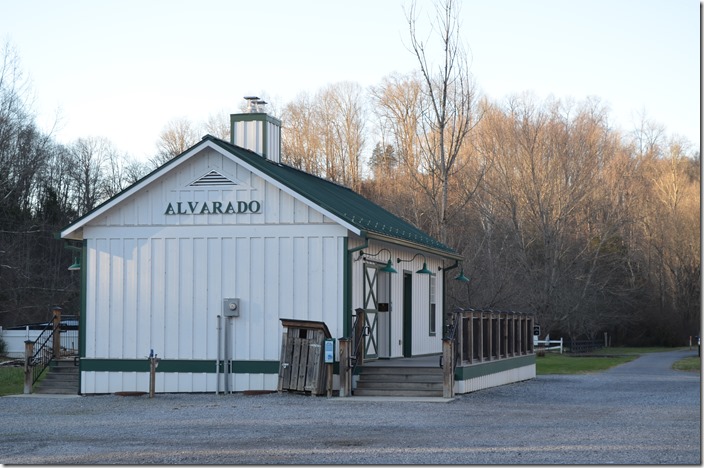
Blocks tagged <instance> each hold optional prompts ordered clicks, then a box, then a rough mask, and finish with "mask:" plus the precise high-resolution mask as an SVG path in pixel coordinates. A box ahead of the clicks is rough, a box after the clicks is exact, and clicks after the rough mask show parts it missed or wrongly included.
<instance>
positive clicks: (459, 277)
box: [453, 267, 469, 283]
mask: <svg viewBox="0 0 704 468" xmlns="http://www.w3.org/2000/svg"><path fill="white" fill-rule="evenodd" d="M453 279H454V280H455V281H460V282H462V283H469V278H467V277H466V276H464V267H462V269H461V270H460V274H459V275H457V276H455V277H454V278H453Z"/></svg>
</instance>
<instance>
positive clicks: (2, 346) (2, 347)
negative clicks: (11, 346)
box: [0, 336, 7, 356]
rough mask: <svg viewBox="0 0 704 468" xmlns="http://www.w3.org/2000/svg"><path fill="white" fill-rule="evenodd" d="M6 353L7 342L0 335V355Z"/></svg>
mask: <svg viewBox="0 0 704 468" xmlns="http://www.w3.org/2000/svg"><path fill="white" fill-rule="evenodd" d="M6 354H7V343H5V340H3V339H2V336H0V356H5V355H6Z"/></svg>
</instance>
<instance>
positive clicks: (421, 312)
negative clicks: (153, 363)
mask: <svg viewBox="0 0 704 468" xmlns="http://www.w3.org/2000/svg"><path fill="white" fill-rule="evenodd" d="M359 245H361V242H359V241H358V240H357V241H354V242H350V248H355V247H358V246H359ZM382 248H386V249H389V250H390V251H391V257H390V258H391V260H392V264H393V266H394V268H395V269H396V270H397V272H398V273H395V274H391V276H390V277H391V311H390V312H388V313H387V314H388V315H389V320H390V327H391V330H390V340H389V338H388V337H389V333H388V332H389V330H388V328H385V327H384V326H381V327H380V331H381V333H383V334H384V336H383V337H380V340H379V341H380V345H388V344H389V342H390V345H391V346H390V351H391V355H390V356H387V355H386V353H384V352H381V354H380V356H382V357H392V358H394V357H402V356H403V276H404V275H403V273H404V271H406V272H410V273H411V277H412V283H413V284H412V293H413V324H412V335H413V336H412V342H411V346H412V353H413V355H424V354H433V353H439V352H441V351H442V310H443V303H442V298H443V293H442V288H443V280H442V274H443V273H442V271H440V270H439V268H440V267H442V266H443V263H442V260H441V259H439V258H436V257H432V256H430V255H426V260H427V263H428V268H429V269H430V270H431V271H433V272H435V273H436V275H435V278H436V288H437V289H436V301H437V302H436V308H435V324H436V327H435V330H436V333H435V335H434V336H431V335H430V334H429V320H430V319H429V317H430V299H429V294H430V290H429V288H430V283H429V279H428V278H429V276H428V275H421V274H417V273H416V271H417V270H419V269H421V268H422V267H423V258H422V257H420V256H419V257H417V258H416V259H415V260H414V261H412V262H402V263H396V259H397V258H401V259H410V258H412V257H413V255H415V254H416V253H417V251H412V250H408V249H402V248H395V247H393V246H389V245H387V244H379V243H376V242H373V241H371V242H370V243H369V246H368V247H366V248H364V249H363V251H364V252H367V253H370V254H374V253H377V252H379V251H380V250H381V249H382ZM358 258H359V252H355V253H354V254H353V261H352V275H353V285H352V310H354V309H356V308H360V307H363V297H364V289H363V288H364V281H363V280H364V261H362V260H359V259H358ZM370 259H371V260H375V261H377V262H381V263H386V261H387V260H388V259H389V254H388V253H386V252H384V253H383V254H381V255H380V256H378V257H370ZM382 266H383V265H382V264H380V265H379V267H382ZM380 317H381V315H380ZM399 341H400V342H399Z"/></svg>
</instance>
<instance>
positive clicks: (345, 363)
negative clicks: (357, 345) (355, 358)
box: [337, 338, 352, 397]
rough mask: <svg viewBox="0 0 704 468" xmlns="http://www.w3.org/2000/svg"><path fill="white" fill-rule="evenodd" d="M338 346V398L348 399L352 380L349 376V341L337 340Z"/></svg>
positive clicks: (346, 339) (345, 339) (347, 339)
mask: <svg viewBox="0 0 704 468" xmlns="http://www.w3.org/2000/svg"><path fill="white" fill-rule="evenodd" d="M337 341H338V343H339V346H340V361H339V363H340V396H341V397H348V396H350V394H351V393H352V378H351V376H350V372H351V370H352V369H351V367H350V339H349V338H340V339H339V340H337Z"/></svg>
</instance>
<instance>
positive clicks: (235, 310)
mask: <svg viewBox="0 0 704 468" xmlns="http://www.w3.org/2000/svg"><path fill="white" fill-rule="evenodd" d="M222 315H224V316H225V317H239V316H240V300H239V298H234V297H230V298H225V299H223V300H222Z"/></svg>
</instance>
